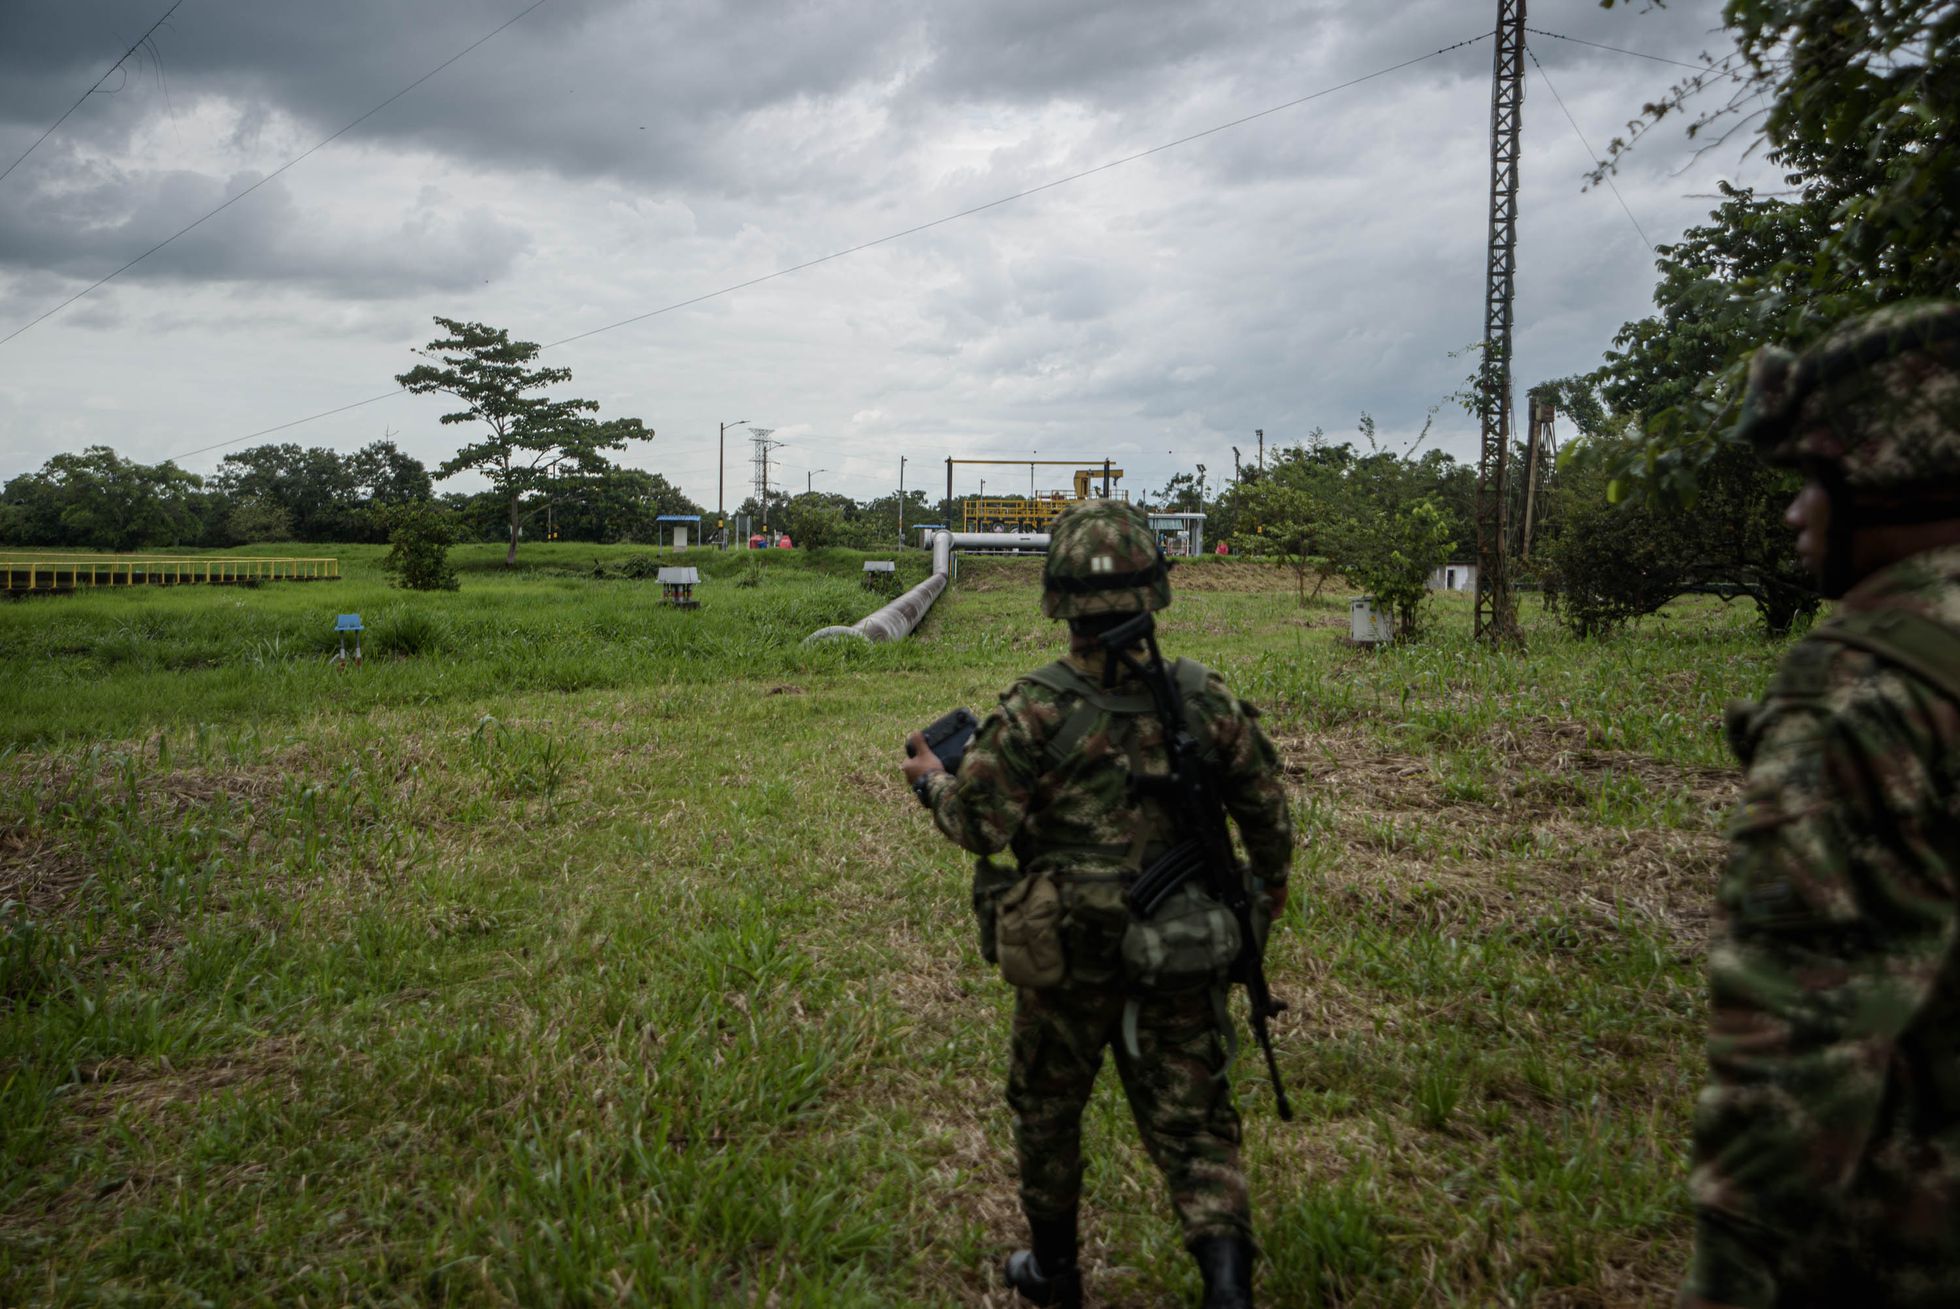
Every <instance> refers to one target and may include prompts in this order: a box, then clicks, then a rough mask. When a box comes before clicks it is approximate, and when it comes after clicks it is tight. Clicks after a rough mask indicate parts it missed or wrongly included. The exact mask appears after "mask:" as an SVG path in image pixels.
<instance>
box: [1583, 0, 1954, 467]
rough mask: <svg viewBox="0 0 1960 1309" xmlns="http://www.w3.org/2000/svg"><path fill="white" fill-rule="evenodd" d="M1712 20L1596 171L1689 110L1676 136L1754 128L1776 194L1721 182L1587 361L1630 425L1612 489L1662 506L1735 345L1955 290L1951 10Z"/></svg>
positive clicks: (1787, 9)
mask: <svg viewBox="0 0 1960 1309" xmlns="http://www.w3.org/2000/svg"><path fill="white" fill-rule="evenodd" d="M1602 2H1603V3H1604V4H1605V5H1606V6H1607V7H1609V8H1610V7H1612V5H1613V4H1614V3H1615V0H1602ZM1723 18H1724V22H1725V25H1726V26H1727V29H1728V31H1729V33H1730V34H1731V35H1732V36H1733V37H1734V39H1735V43H1736V49H1735V52H1734V53H1733V54H1731V55H1729V56H1728V57H1726V58H1724V59H1722V60H1719V61H1716V62H1714V63H1713V64H1712V65H1711V67H1710V69H1709V71H1708V72H1705V73H1700V74H1697V75H1695V76H1692V77H1689V78H1687V79H1685V80H1683V81H1682V82H1680V83H1678V84H1677V85H1676V86H1675V87H1674V88H1673V89H1672V91H1670V92H1669V93H1668V94H1667V95H1666V96H1664V97H1661V98H1660V99H1659V100H1657V101H1656V102H1654V103H1652V104H1650V105H1648V106H1647V107H1646V109H1645V111H1644V112H1643V115H1642V119H1641V121H1640V122H1639V123H1638V124H1637V125H1636V131H1635V132H1634V134H1633V136H1632V137H1631V138H1630V139H1626V140H1616V141H1615V142H1614V143H1613V146H1612V148H1611V150H1610V151H1609V157H1608V160H1607V162H1606V163H1604V164H1602V165H1601V172H1604V171H1605V170H1606V169H1607V168H1610V167H1611V166H1612V164H1613V162H1614V161H1616V160H1617V159H1618V158H1619V157H1620V156H1621V155H1622V154H1623V153H1624V152H1625V151H1626V150H1628V149H1630V148H1631V147H1632V144H1633V142H1634V141H1637V140H1638V138H1639V137H1640V136H1641V135H1642V134H1644V133H1645V132H1646V131H1649V130H1652V128H1653V127H1654V126H1655V125H1657V124H1659V123H1660V122H1661V121H1662V120H1664V119H1666V118H1668V117H1669V116H1671V115H1674V114H1677V113H1682V112H1685V111H1687V110H1688V108H1689V106H1691V105H1696V104H1699V105H1700V106H1701V108H1700V112H1699V114H1698V116H1697V117H1696V118H1695V119H1694V121H1693V122H1692V124H1691V125H1690V127H1689V129H1688V130H1689V134H1690V135H1691V136H1693V135H1699V134H1701V133H1704V132H1708V131H1710V129H1717V130H1719V131H1720V132H1721V134H1722V136H1721V139H1723V140H1726V139H1728V137H1729V136H1730V135H1732V134H1734V133H1737V132H1747V133H1749V134H1751V135H1753V136H1755V137H1756V138H1757V140H1758V142H1759V143H1760V144H1762V145H1763V146H1765V147H1766V148H1767V151H1768V155H1769V158H1770V159H1771V160H1773V161H1774V162H1776V163H1778V164H1780V165H1782V167H1783V168H1784V169H1785V175H1786V179H1787V181H1788V183H1789V185H1790V186H1791V187H1792V188H1794V197H1793V198H1789V199H1784V198H1759V197H1757V196H1755V195H1753V194H1752V193H1751V192H1749V191H1746V190H1738V189H1735V188H1731V187H1728V186H1724V187H1723V195H1724V200H1723V203H1722V204H1721V205H1720V206H1718V207H1717V208H1716V210H1715V211H1714V212H1713V213H1712V214H1711V215H1710V218H1711V220H1712V221H1711V223H1710V224H1709V225H1707V226H1705V227H1701V228H1696V229H1694V230H1692V231H1690V232H1688V233H1687V234H1686V235H1685V236H1684V237H1683V239H1682V240H1681V241H1679V242H1676V243H1673V244H1671V245H1668V246H1663V247H1661V248H1660V255H1661V281H1660V285H1659V286H1658V287H1657V288H1656V289H1655V293H1654V301H1655V306H1656V308H1657V309H1658V310H1659V313H1658V314H1657V315H1656V316H1654V317H1651V318H1648V319H1644V320H1641V321H1640V322H1637V323H1629V324H1627V325H1626V326H1625V327H1624V328H1622V329H1621V331H1620V334H1619V336H1618V337H1617V338H1616V340H1615V345H1616V347H1617V349H1616V350H1615V352H1613V353H1612V354H1610V355H1609V356H1608V362H1607V365H1606V367H1605V369H1604V370H1602V377H1603V379H1604V380H1605V382H1606V389H1607V393H1608V396H1609V398H1610V399H1612V400H1613V402H1614V404H1615V405H1616V407H1619V408H1620V409H1621V410H1622V411H1623V412H1629V413H1635V414H1638V415H1639V416H1640V417H1641V419H1642V420H1643V422H1644V423H1645V425H1646V435H1647V439H1646V441H1645V442H1644V443H1643V444H1642V446H1641V447H1640V448H1639V449H1638V450H1636V451H1634V452H1633V454H1632V457H1631V458H1628V459H1627V460H1625V461H1624V462H1623V465H1622V467H1621V469H1620V477H1621V480H1622V481H1623V482H1624V483H1625V484H1626V489H1627V490H1628V491H1630V492H1632V493H1634V494H1639V495H1661V496H1666V497H1668V498H1670V499H1673V500H1676V501H1680V502H1686V501H1689V500H1691V499H1692V496H1693V493H1694V491H1693V487H1692V485H1691V484H1690V482H1689V480H1688V474H1690V473H1691V472H1692V471H1693V470H1695V469H1697V468H1699V467H1700V466H1701V465H1703V464H1705V463H1707V462H1708V461H1710V460H1712V459H1714V458H1715V457H1716V456H1717V454H1718V452H1719V451H1720V449H1721V448H1722V446H1723V445H1724V444H1725V438H1726V434H1727V429H1728V428H1729V427H1730V426H1731V425H1732V422H1733V417H1734V415H1733V408H1734V404H1735V400H1736V397H1737V394H1738V389H1739V386H1740V383H1741V380H1742V362H1743V360H1744V357H1745V356H1746V355H1747V353H1748V352H1749V351H1750V350H1751V349H1753V348H1754V347H1755V346H1758V345H1761V344H1763V343H1764V342H1766V341H1772V340H1782V341H1788V342H1792V343H1795V344H1798V345H1802V344H1804V343H1807V342H1808V341H1811V340H1813V339H1815V338H1817V337H1819V336H1821V335H1822V334H1823V333H1824V332H1826V331H1828V330H1829V328H1830V327H1831V326H1833V325H1834V324H1836V323H1837V322H1839V321H1841V320H1842V319H1844V318H1845V317H1847V316H1850V315H1852V314H1856V313H1859V312H1862V311H1864V310H1867V309H1870V308H1872V307H1874V306H1877V305H1880V304H1885V303H1888V302H1892V301H1896V300H1901V299H1906V298H1911V297H1915V296H1933V297H1938V296H1946V297H1951V296H1952V295H1953V294H1954V293H1955V288H1956V287H1960V151H1955V150H1953V149H1952V148H1951V143H1952V142H1953V141H1954V140H1955V139H1956V137H1957V136H1960V8H1956V7H1955V6H1954V5H1953V4H1951V3H1950V0H1883V2H1882V3H1881V2H1880V0H1729V3H1728V4H1727V6H1726V7H1725V9H1724V11H1723ZM1722 86H1726V87H1727V88H1728V94H1727V95H1726V97H1720V98H1716V99H1714V100H1713V102H1712V107H1711V101H1710V100H1709V99H1708V98H1707V97H1709V96H1710V94H1711V93H1713V92H1715V90H1716V88H1718V87H1722Z"/></svg>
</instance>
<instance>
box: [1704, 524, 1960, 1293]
mask: <svg viewBox="0 0 1960 1309" xmlns="http://www.w3.org/2000/svg"><path fill="white" fill-rule="evenodd" d="M1887 611H1891V612H1897V611H1907V612H1912V613H1917V614H1919V615H1921V616H1923V617H1927V618H1932V619H1935V620H1938V621H1940V622H1942V623H1943V624H1945V625H1946V626H1948V627H1951V628H1954V629H1956V630H1960V547H1947V548H1943V549H1940V550H1934V551H1929V552H1927V553H1924V554H1921V555H1917V556H1914V557H1913V558H1910V559H1907V560H1904V561H1902V562H1900V563H1897V564H1894V565H1892V566H1891V567H1889V568H1886V569H1883V570H1881V571H1880V572H1878V573H1875V574H1873V575H1872V576H1870V577H1868V578H1866V579H1865V580H1864V581H1863V582H1861V583H1860V584H1859V585H1858V586H1857V587H1856V588H1854V589H1853V590H1852V591H1851V592H1850V593H1849V594H1847V595H1846V596H1845V597H1844V600H1843V602H1842V605H1841V607H1840V610H1839V612H1840V614H1853V615H1856V614H1866V615H1869V614H1877V613H1882V612H1887ZM1942 648H1943V647H1942ZM1955 648H1960V647H1955ZM1730 735H1731V740H1732V741H1733V742H1734V744H1735V746H1736V749H1737V753H1738V755H1739V756H1740V757H1741V759H1742V762H1743V764H1744V766H1745V768H1746V770H1747V773H1746V780H1745V786H1744V792H1743V800H1742V804H1741V807H1740V808H1739V810H1738V811H1737V813H1736V816H1735V819H1734V821H1733V823H1732V826H1731V829H1730V861H1729V866H1728V870H1727V872H1726V874H1725V876H1724V877H1723V879H1722V883H1721V888H1720V891H1719V894H1718V903H1719V922H1718V930H1717V934H1716V937H1715V939H1714V941H1713V942H1712V944H1711V947H1710V952H1709V974H1710V990H1711V1002H1712V1013H1711V1018H1710V1027H1709V1037H1708V1064H1709V1081H1708V1086H1707V1088H1706V1089H1705V1090H1704V1091H1703V1092H1702V1094H1701V1097H1700V1099H1699V1100H1698V1102H1697V1104H1696V1108H1695V1129H1694V1171H1693V1175H1692V1178H1691V1181H1690V1189H1691V1191H1692V1195H1693V1200H1694V1204H1695V1216H1696V1223H1695V1254H1694V1262H1693V1266H1692V1268H1691V1270H1690V1274H1689V1278H1688V1283H1687V1286H1686V1287H1685V1288H1684V1298H1687V1297H1689V1296H1700V1297H1702V1298H1704V1299H1706V1300H1709V1301H1714V1302H1717V1303H1728V1304H1736V1305H1774V1304H1791V1303H1803V1304H1811V1303H1818V1304H1822V1303H1858V1304H1864V1305H1876V1304H1935V1303H1938V1304H1956V1303H1960V790H1956V777H1957V776H1960V703H1956V702H1955V701H1954V700H1953V699H1952V698H1950V697H1949V696H1947V695H1945V694H1942V693H1941V692H1939V691H1937V690H1935V689H1934V688H1933V687H1932V686H1931V685H1929V684H1928V682H1927V681H1926V680H1925V679H1923V678H1921V677H1918V676H1915V675H1914V674H1912V673H1910V672H1906V671H1904V670H1903V669H1901V668H1900V667H1898V666H1897V665H1895V664H1893V663H1891V662H1889V661H1887V660H1884V659H1881V658H1879V657H1877V656H1876V655H1874V654H1872V653H1868V652H1867V651H1865V650H1862V649H1859V648H1856V647H1854V646H1848V645H1844V644H1840V643H1839V642H1837V641H1832V640H1823V639H1819V638H1817V637H1815V636H1813V637H1812V638H1811V639H1810V640H1807V641H1804V642H1802V643H1800V644H1799V645H1797V646H1796V647H1795V648H1794V649H1793V650H1792V651H1791V653H1790V655H1789V657H1788V658H1787V659H1786V661H1785V663H1784V665H1783V667H1782V669H1781V670H1780V671H1779V672H1778V674H1777V677H1776V680H1775V681H1774V682H1772V683H1771V686H1770V689H1769V693H1768V695H1767V697H1766V698H1765V699H1764V701H1763V702H1762V703H1761V704H1760V705H1755V706H1749V707H1746V708H1743V709H1740V710H1735V711H1732V712H1731V718H1730ZM1846 1296H1848V1297H1849V1298H1843V1297H1846Z"/></svg>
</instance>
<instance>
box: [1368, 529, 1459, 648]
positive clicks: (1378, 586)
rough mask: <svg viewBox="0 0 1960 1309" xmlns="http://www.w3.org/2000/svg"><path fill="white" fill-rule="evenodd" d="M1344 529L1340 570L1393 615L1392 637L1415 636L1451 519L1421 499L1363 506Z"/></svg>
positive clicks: (1448, 543)
mask: <svg viewBox="0 0 1960 1309" xmlns="http://www.w3.org/2000/svg"><path fill="white" fill-rule="evenodd" d="M1349 532H1350V544H1349V545H1348V547H1347V550H1348V561H1347V562H1346V563H1345V564H1344V566H1343V567H1342V570H1341V571H1342V572H1344V573H1346V574H1347V577H1348V580H1349V581H1351V582H1354V583H1355V584H1356V585H1358V586H1360V587H1361V588H1362V589H1363V590H1365V591H1367V592H1368V593H1369V594H1370V595H1372V596H1374V597H1375V602H1376V604H1378V605H1380V606H1381V607H1382V608H1383V609H1385V610H1387V611H1388V612H1389V613H1391V614H1393V615H1394V616H1395V638H1396V640H1398V641H1413V640H1416V639H1418V638H1420V637H1421V635H1422V618H1423V607H1424V604H1425V602H1426V601H1427V600H1428V599H1429V575H1430V574H1431V573H1433V572H1435V571H1436V570H1437V569H1438V568H1440V567H1442V566H1443V565H1444V564H1445V563H1447V562H1449V558H1450V552H1451V550H1452V548H1453V546H1454V542H1455V538H1456V527H1455V524H1453V523H1452V522H1451V521H1450V519H1449V518H1448V516H1447V515H1445V514H1444V512H1443V510H1442V509H1441V508H1440V507H1439V506H1438V505H1437V504H1436V502H1435V501H1433V500H1429V499H1422V500H1418V501H1416V502H1415V503H1414V504H1405V505H1398V506H1395V507H1392V508H1380V507H1377V508H1372V509H1370V510H1367V511H1365V512H1364V513H1362V514H1361V515H1359V516H1358V517H1357V518H1356V519H1355V520H1353V522H1352V524H1351V526H1350V528H1349Z"/></svg>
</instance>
